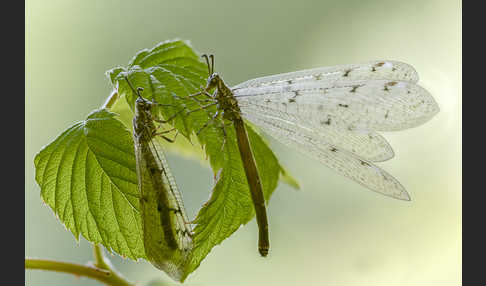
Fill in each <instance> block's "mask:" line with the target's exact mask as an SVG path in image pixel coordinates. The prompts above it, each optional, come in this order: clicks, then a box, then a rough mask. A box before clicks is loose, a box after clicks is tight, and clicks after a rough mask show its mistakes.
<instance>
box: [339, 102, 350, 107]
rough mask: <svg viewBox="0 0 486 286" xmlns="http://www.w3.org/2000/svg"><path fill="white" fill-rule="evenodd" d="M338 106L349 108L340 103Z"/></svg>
mask: <svg viewBox="0 0 486 286" xmlns="http://www.w3.org/2000/svg"><path fill="white" fill-rule="evenodd" d="M338 106H340V107H345V108H348V107H349V105H347V104H341V103H339V104H338Z"/></svg>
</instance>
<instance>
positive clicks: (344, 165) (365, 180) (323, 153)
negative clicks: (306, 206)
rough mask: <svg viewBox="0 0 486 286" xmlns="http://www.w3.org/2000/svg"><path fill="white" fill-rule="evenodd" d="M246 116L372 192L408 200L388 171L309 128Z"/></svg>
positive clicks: (405, 193)
mask: <svg viewBox="0 0 486 286" xmlns="http://www.w3.org/2000/svg"><path fill="white" fill-rule="evenodd" d="M247 119H248V120H249V121H250V122H252V123H254V124H255V125H257V126H259V127H260V128H262V130H264V131H265V132H267V133H269V134H270V135H271V136H273V137H274V138H275V139H277V140H278V141H280V142H282V143H284V144H286V145H288V146H290V147H295V148H296V149H297V150H299V151H300V152H302V153H304V154H306V155H309V156H310V157H311V158H314V159H317V160H318V161H320V162H321V163H323V164H325V165H326V166H328V167H329V168H331V169H333V170H335V171H336V172H338V173H340V174H341V175H344V176H346V177H347V178H349V179H351V180H353V181H355V182H358V183H359V184H361V185H363V186H365V187H366V188H368V189H370V190H372V191H375V192H378V193H381V194H383V195H386V196H389V197H393V198H396V199H400V200H410V196H409V195H408V193H407V191H406V190H405V189H404V188H403V186H402V185H401V184H400V183H399V182H398V181H397V180H396V179H395V178H393V177H392V176H391V175H390V174H388V173H387V172H385V171H384V170H382V169H380V168H379V167H377V166H376V165H374V164H372V163H370V162H369V161H367V160H365V159H363V158H360V157H358V156H356V155H355V154H353V153H351V152H348V151H346V150H343V149H340V148H339V147H337V146H334V145H332V144H329V143H327V142H326V141H325V140H324V139H322V138H320V137H319V136H318V135H317V134H316V133H314V132H312V130H309V129H306V128H302V127H301V126H298V125H296V124H294V123H292V122H288V121H284V120H281V119H279V118H271V117H268V116H259V115H256V114H253V115H251V116H248V117H247Z"/></svg>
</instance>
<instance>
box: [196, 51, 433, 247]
mask: <svg viewBox="0 0 486 286" xmlns="http://www.w3.org/2000/svg"><path fill="white" fill-rule="evenodd" d="M203 57H204V58H205V59H206V63H207V65H208V71H209V78H208V80H207V85H206V87H204V88H202V90H201V91H200V92H198V93H196V94H193V95H190V98H193V99H195V100H196V101H198V102H199V103H201V102H210V103H209V104H206V105H204V106H201V107H200V108H198V109H196V110H193V111H190V112H195V111H199V110H202V109H205V108H207V107H210V106H217V112H216V113H215V114H214V116H213V118H212V119H211V120H210V121H208V122H207V123H206V124H205V125H204V126H203V128H201V130H199V132H201V131H202V129H204V127H206V126H207V125H208V124H209V123H211V122H214V121H216V120H220V123H221V125H222V128H223V131H224V128H225V127H224V123H223V120H222V119H221V117H222V118H223V119H228V120H230V121H231V122H233V125H234V126H235V130H236V134H237V141H238V147H239V150H240V154H241V157H242V160H243V164H244V168H245V172H246V176H247V179H248V183H249V185H250V191H251V196H252V199H253V204H254V207H255V212H256V217H257V223H258V226H259V230H260V235H259V243H258V245H259V251H260V253H261V255H263V256H265V255H266V254H267V253H268V248H269V242H268V223H267V217H266V212H265V205H264V201H263V194H262V191H261V189H262V188H261V183H260V179H259V176H258V172H257V168H256V164H255V160H254V158H253V155H252V152H251V148H250V145H249V143H248V137H247V134H246V130H245V127H244V123H243V118H244V119H246V120H248V121H250V122H252V123H253V124H255V125H256V126H258V127H260V128H261V129H263V130H264V131H266V132H268V133H269V134H270V135H272V136H273V137H275V138H276V139H277V140H279V141H281V142H282V143H284V144H286V145H289V146H293V147H296V148H297V149H298V150H299V151H301V152H303V153H304V154H307V155H310V156H311V157H313V158H316V159H317V160H319V161H320V162H322V163H323V164H325V165H326V166H328V167H329V168H331V169H333V170H335V171H337V172H338V173H340V174H342V175H344V176H346V177H348V178H350V179H351V180H354V181H355V182H358V183H359V184H361V185H363V186H365V187H366V188H368V189H370V190H372V191H375V192H378V193H381V194H383V195H386V196H389V197H393V198H396V199H401V200H410V196H409V195H408V193H407V191H406V190H405V189H404V187H403V186H402V185H401V184H400V183H399V182H398V181H397V180H396V179H395V178H394V177H392V176H391V175H389V174H388V173H387V172H385V171H384V170H382V169H381V168H379V167H378V166H376V165H374V162H382V161H386V160H389V159H391V158H392V157H393V156H394V153H393V150H392V148H391V147H390V145H389V144H388V142H387V141H386V140H385V139H384V138H383V137H382V136H381V135H379V134H378V133H377V131H398V130H403V129H407V128H412V127H416V126H419V125H421V124H423V123H425V122H427V121H428V120H429V119H431V118H432V117H433V116H434V115H435V114H436V113H437V112H439V107H438V105H437V103H436V102H435V101H434V99H433V98H432V96H431V95H430V94H429V93H428V92H427V91H426V90H425V89H423V88H422V87H420V86H419V85H417V84H416V83H417V82H418V75H417V72H416V71H415V70H414V68H413V67H412V66H410V65H408V64H405V63H401V62H397V61H373V62H368V63H362V64H350V65H339V66H331V67H322V68H316V69H309V70H303V71H296V72H290V73H284V74H278V75H272V76H266V77H261V78H256V79H252V80H248V81H246V82H243V83H241V84H238V85H236V86H234V87H233V88H230V87H228V86H227V85H226V84H225V83H224V81H223V80H222V78H221V77H220V76H219V75H218V74H217V73H216V72H214V57H213V56H212V55H210V56H209V57H208V56H207V55H203ZM209 58H210V59H211V63H210V61H209ZM213 89H215V90H214V92H213V93H212V94H211V93H210V92H211V91H212V90H213ZM198 95H204V96H206V99H205V100H201V99H197V98H195V96H198ZM224 134H226V132H225V131H224ZM224 142H225V141H224Z"/></svg>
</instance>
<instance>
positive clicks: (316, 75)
mask: <svg viewBox="0 0 486 286" xmlns="http://www.w3.org/2000/svg"><path fill="white" fill-rule="evenodd" d="M314 78H315V79H316V80H320V79H321V78H322V74H320V73H319V74H315V75H314Z"/></svg>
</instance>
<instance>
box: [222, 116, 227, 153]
mask: <svg viewBox="0 0 486 286" xmlns="http://www.w3.org/2000/svg"><path fill="white" fill-rule="evenodd" d="M225 126H226V125H224V120H221V130H223V144H221V151H223V149H224V145H226V137H227V136H226V127H225Z"/></svg>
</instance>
